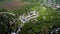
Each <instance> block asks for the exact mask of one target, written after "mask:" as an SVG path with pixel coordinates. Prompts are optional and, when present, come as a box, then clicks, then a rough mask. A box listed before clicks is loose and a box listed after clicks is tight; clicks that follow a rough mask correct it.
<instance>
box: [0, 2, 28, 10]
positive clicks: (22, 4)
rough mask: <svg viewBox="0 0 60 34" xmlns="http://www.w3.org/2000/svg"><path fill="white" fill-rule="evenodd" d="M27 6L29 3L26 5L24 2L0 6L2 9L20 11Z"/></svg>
mask: <svg viewBox="0 0 60 34" xmlns="http://www.w3.org/2000/svg"><path fill="white" fill-rule="evenodd" d="M26 4H27V3H24V2H17V1H11V2H8V3H5V4H3V5H0V8H7V9H18V8H20V7H22V6H24V5H26Z"/></svg>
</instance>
